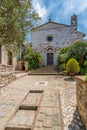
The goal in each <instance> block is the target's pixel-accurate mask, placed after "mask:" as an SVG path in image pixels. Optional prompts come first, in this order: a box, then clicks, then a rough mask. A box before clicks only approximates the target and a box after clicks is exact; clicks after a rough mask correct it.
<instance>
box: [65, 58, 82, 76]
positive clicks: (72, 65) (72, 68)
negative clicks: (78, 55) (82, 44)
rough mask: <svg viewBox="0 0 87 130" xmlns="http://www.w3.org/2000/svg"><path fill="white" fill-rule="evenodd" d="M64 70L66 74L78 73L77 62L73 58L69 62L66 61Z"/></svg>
mask: <svg viewBox="0 0 87 130" xmlns="http://www.w3.org/2000/svg"><path fill="white" fill-rule="evenodd" d="M66 70H67V71H68V72H72V73H74V74H77V73H78V72H79V71H80V67H79V63H78V62H77V60H76V59H74V58H71V59H70V60H68V62H67V64H66Z"/></svg>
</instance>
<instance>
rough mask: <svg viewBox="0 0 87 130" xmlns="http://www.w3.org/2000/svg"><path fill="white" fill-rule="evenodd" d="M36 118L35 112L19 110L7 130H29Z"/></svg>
mask: <svg viewBox="0 0 87 130" xmlns="http://www.w3.org/2000/svg"><path fill="white" fill-rule="evenodd" d="M34 118H35V111H30V110H26V111H25V110H18V112H17V113H16V114H15V115H14V117H13V118H12V119H11V121H10V122H9V124H8V126H7V128H8V130H13V129H16V130H19V128H20V129H23V130H25V129H29V128H30V127H31V126H32V124H33V122H34Z"/></svg>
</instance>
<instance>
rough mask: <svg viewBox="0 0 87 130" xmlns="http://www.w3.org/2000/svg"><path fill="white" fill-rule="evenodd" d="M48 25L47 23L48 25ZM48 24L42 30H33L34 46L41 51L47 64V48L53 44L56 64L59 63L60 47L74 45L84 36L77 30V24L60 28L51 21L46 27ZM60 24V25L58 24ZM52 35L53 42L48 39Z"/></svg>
mask: <svg viewBox="0 0 87 130" xmlns="http://www.w3.org/2000/svg"><path fill="white" fill-rule="evenodd" d="M46 26H47V25H46ZM46 26H44V28H43V29H42V27H41V29H42V30H36V31H34V32H32V48H33V49H34V50H36V51H38V52H40V53H41V54H42V55H43V57H44V60H45V61H44V63H45V65H47V63H46V61H47V55H46V53H47V52H45V51H46V48H47V47H49V46H51V47H53V48H54V50H55V52H54V54H55V57H54V64H57V62H56V61H57V54H58V51H59V49H60V48H63V47H66V46H69V45H72V44H73V43H74V42H75V41H76V40H78V39H82V38H83V36H82V35H81V34H77V33H76V30H75V28H76V27H75V26H73V27H61V25H60V28H56V26H57V25H56V26H55V29H54V28H53V29H52V26H51V24H50V23H49V25H48V28H51V29H46ZM58 26H59V25H58ZM48 35H52V36H53V40H52V41H51V42H48V41H47V39H46V38H47V36H48Z"/></svg>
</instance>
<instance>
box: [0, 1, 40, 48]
mask: <svg viewBox="0 0 87 130" xmlns="http://www.w3.org/2000/svg"><path fill="white" fill-rule="evenodd" d="M38 20H40V18H39V17H38V14H37V13H35V11H34V9H33V7H32V1H31V0H1V1H0V45H4V46H5V47H6V48H9V49H10V50H14V51H16V50H17V49H18V48H20V47H22V44H23V42H24V41H25V37H26V35H27V33H29V31H30V30H31V29H32V28H33V27H34V26H35V25H36V23H37V21H38Z"/></svg>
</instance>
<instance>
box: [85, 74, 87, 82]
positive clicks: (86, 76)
mask: <svg viewBox="0 0 87 130" xmlns="http://www.w3.org/2000/svg"><path fill="white" fill-rule="evenodd" d="M84 81H85V82H87V73H86V74H85V79H84Z"/></svg>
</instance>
